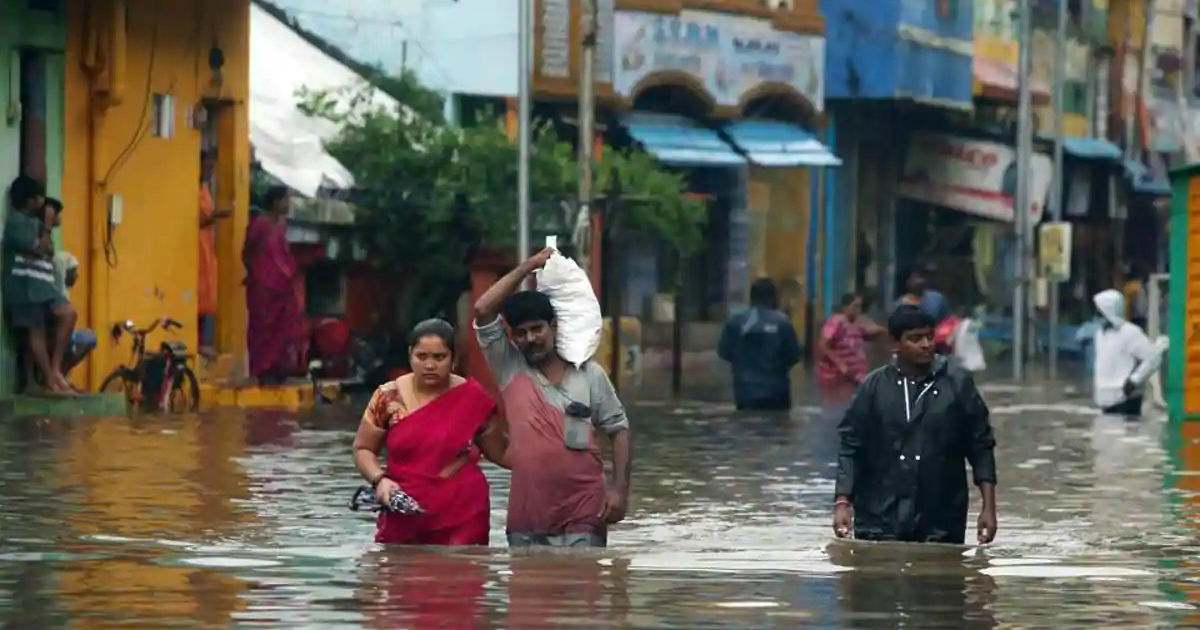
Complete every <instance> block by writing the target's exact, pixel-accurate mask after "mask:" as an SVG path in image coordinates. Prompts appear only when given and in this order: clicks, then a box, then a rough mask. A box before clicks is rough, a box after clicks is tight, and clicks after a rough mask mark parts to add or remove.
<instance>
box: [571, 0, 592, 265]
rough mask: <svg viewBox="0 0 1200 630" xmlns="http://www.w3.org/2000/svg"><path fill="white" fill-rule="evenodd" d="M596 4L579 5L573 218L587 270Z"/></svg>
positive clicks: (583, 2)
mask: <svg viewBox="0 0 1200 630" xmlns="http://www.w3.org/2000/svg"><path fill="white" fill-rule="evenodd" d="M596 20H597V15H596V0H581V2H580V3H579V26H580V34H581V36H580V38H579V43H580V51H579V53H580V54H579V151H578V153H579V197H578V212H579V214H578V215H577V216H576V217H575V234H576V236H577V240H578V242H576V243H575V244H574V245H575V251H576V259H577V261H578V262H579V266H581V267H583V268H584V269H589V268H590V267H589V266H588V263H589V262H590V261H589V260H588V257H589V254H590V253H591V246H590V241H591V239H592V238H594V235H592V234H591V233H590V232H591V230H590V229H589V228H590V227H591V214H592V197H593V195H592V166H593V165H592V142H593V137H594V136H595V129H596V116H595V113H596V90H595V73H596Z"/></svg>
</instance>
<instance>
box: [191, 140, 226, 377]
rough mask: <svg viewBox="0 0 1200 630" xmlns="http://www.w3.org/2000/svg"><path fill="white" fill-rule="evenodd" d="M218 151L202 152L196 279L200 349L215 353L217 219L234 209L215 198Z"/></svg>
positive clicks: (209, 353) (224, 216) (202, 351)
mask: <svg viewBox="0 0 1200 630" xmlns="http://www.w3.org/2000/svg"><path fill="white" fill-rule="evenodd" d="M216 157H217V156H216V153H215V152H213V151H203V152H201V153H200V202H199V208H200V259H199V276H198V277H197V279H196V312H197V314H198V315H199V321H198V322H197V324H198V329H199V332H200V352H201V354H205V355H209V356H212V355H215V354H216V351H215V350H214V347H215V345H216V336H217V335H216V326H215V325H216V319H215V318H216V315H217V250H216V237H215V235H216V225H217V221H219V220H221V219H224V218H227V217H229V216H232V215H233V211H232V210H228V209H225V210H217V208H216V203H215V202H214V201H213V195H212V189H211V188H210V187H209V182H211V181H212V176H213V170H214V169H215V168H216V162H217V160H216Z"/></svg>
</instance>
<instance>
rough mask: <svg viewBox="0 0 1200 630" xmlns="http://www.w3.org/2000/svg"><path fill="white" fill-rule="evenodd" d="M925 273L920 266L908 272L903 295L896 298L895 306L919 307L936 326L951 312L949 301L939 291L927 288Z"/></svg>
mask: <svg viewBox="0 0 1200 630" xmlns="http://www.w3.org/2000/svg"><path fill="white" fill-rule="evenodd" d="M925 273H926V272H925V270H924V269H921V268H914V269H912V270H911V271H909V272H908V277H907V278H906V279H905V282H904V289H905V292H904V295H901V296H900V298H899V299H897V300H896V304H895V306H897V307H899V306H903V305H905V304H908V305H911V306H917V307H920V309H921V310H923V311H925V312H926V313H928V314H929V316H930V317H932V318H933V321H934V325H935V326H936V325H937V324H938V323H939V322H941V321H942V320H943V319H946V318H947V317H950V315H951V314H952V313H951V311H950V302H949V301H947V300H946V296H945V295H943V294H942V292H941V291H937V290H935V289H931V288H929V279H928V277H927V276H926V275H925Z"/></svg>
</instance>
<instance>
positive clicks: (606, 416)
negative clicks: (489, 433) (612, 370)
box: [475, 317, 629, 435]
mask: <svg viewBox="0 0 1200 630" xmlns="http://www.w3.org/2000/svg"><path fill="white" fill-rule="evenodd" d="M475 334H476V337H477V338H478V339H479V347H480V348H482V349H483V356H484V358H485V359H487V362H488V366H489V367H490V368H491V369H492V376H493V377H494V378H495V379H496V385H497V386H499V387H500V390H501V391H504V390H505V389H506V388H507V387H508V385H509V383H511V382H512V380H513V378H515V377H516V376H517V375H518V374H525V375H526V376H528V377H529V378H530V379H531V380H533V382H534V383H536V384H537V386H538V389H539V390H540V392H541V394H542V396H543V397H544V398H545V399H546V402H548V403H550V404H551V405H554V406H555V407H557V408H558V409H559V411H563V412H564V413H565V411H566V408H567V406H568V405H570V404H571V403H572V402H577V403H581V404H584V405H587V406H589V407H591V409H592V424H593V425H594V426H596V428H598V429H600V430H601V431H604V432H605V433H606V434H608V435H612V434H613V433H616V432H618V431H621V430H624V429H628V428H629V418H628V417H626V415H625V407H624V405H622V404H621V399H620V398H617V392H616V391H615V390H614V389H613V386H612V381H610V380H609V379H608V374H606V373H605V372H604V369H603V368H601V367H600V366H599V365H597V364H596V362H595V361H588V362H587V363H585V364H584V365H583V367H582V368H576V367H575V366H573V365H568V366H567V373H566V376H564V377H563V382H562V384H560V385H555V384H554V383H551V382H550V381H549V380H548V379H547V378H546V377H545V375H543V374H542V373H541V371H540V370H538V369H536V368H534V367H532V366H530V365H529V363H528V362H527V361H526V360H525V357H524V356H523V355H522V354H521V351H520V350H518V349H517V347H516V346H515V345H513V343H512V341H511V340H510V339H509V338H508V333H507V331H506V330H505V329H504V324H503V323H502V322H501V319H500V318H499V317H497V318H496V319H495V321H493V322H492V323H490V324H486V325H483V326H479V325H476V326H475Z"/></svg>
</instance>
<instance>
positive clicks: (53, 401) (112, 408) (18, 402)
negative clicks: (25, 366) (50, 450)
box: [0, 394, 126, 418]
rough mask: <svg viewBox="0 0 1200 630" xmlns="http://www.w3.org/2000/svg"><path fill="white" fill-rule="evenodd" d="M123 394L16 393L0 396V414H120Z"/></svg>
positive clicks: (124, 409)
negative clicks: (64, 395)
mask: <svg viewBox="0 0 1200 630" xmlns="http://www.w3.org/2000/svg"><path fill="white" fill-rule="evenodd" d="M125 414H126V407H125V395H124V394H80V395H78V396H70V397H64V398H52V397H49V396H24V395H17V396H12V397H10V398H5V399H4V400H0V417H5V418H8V417H43V418H79V417H83V416H123V415H125Z"/></svg>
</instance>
